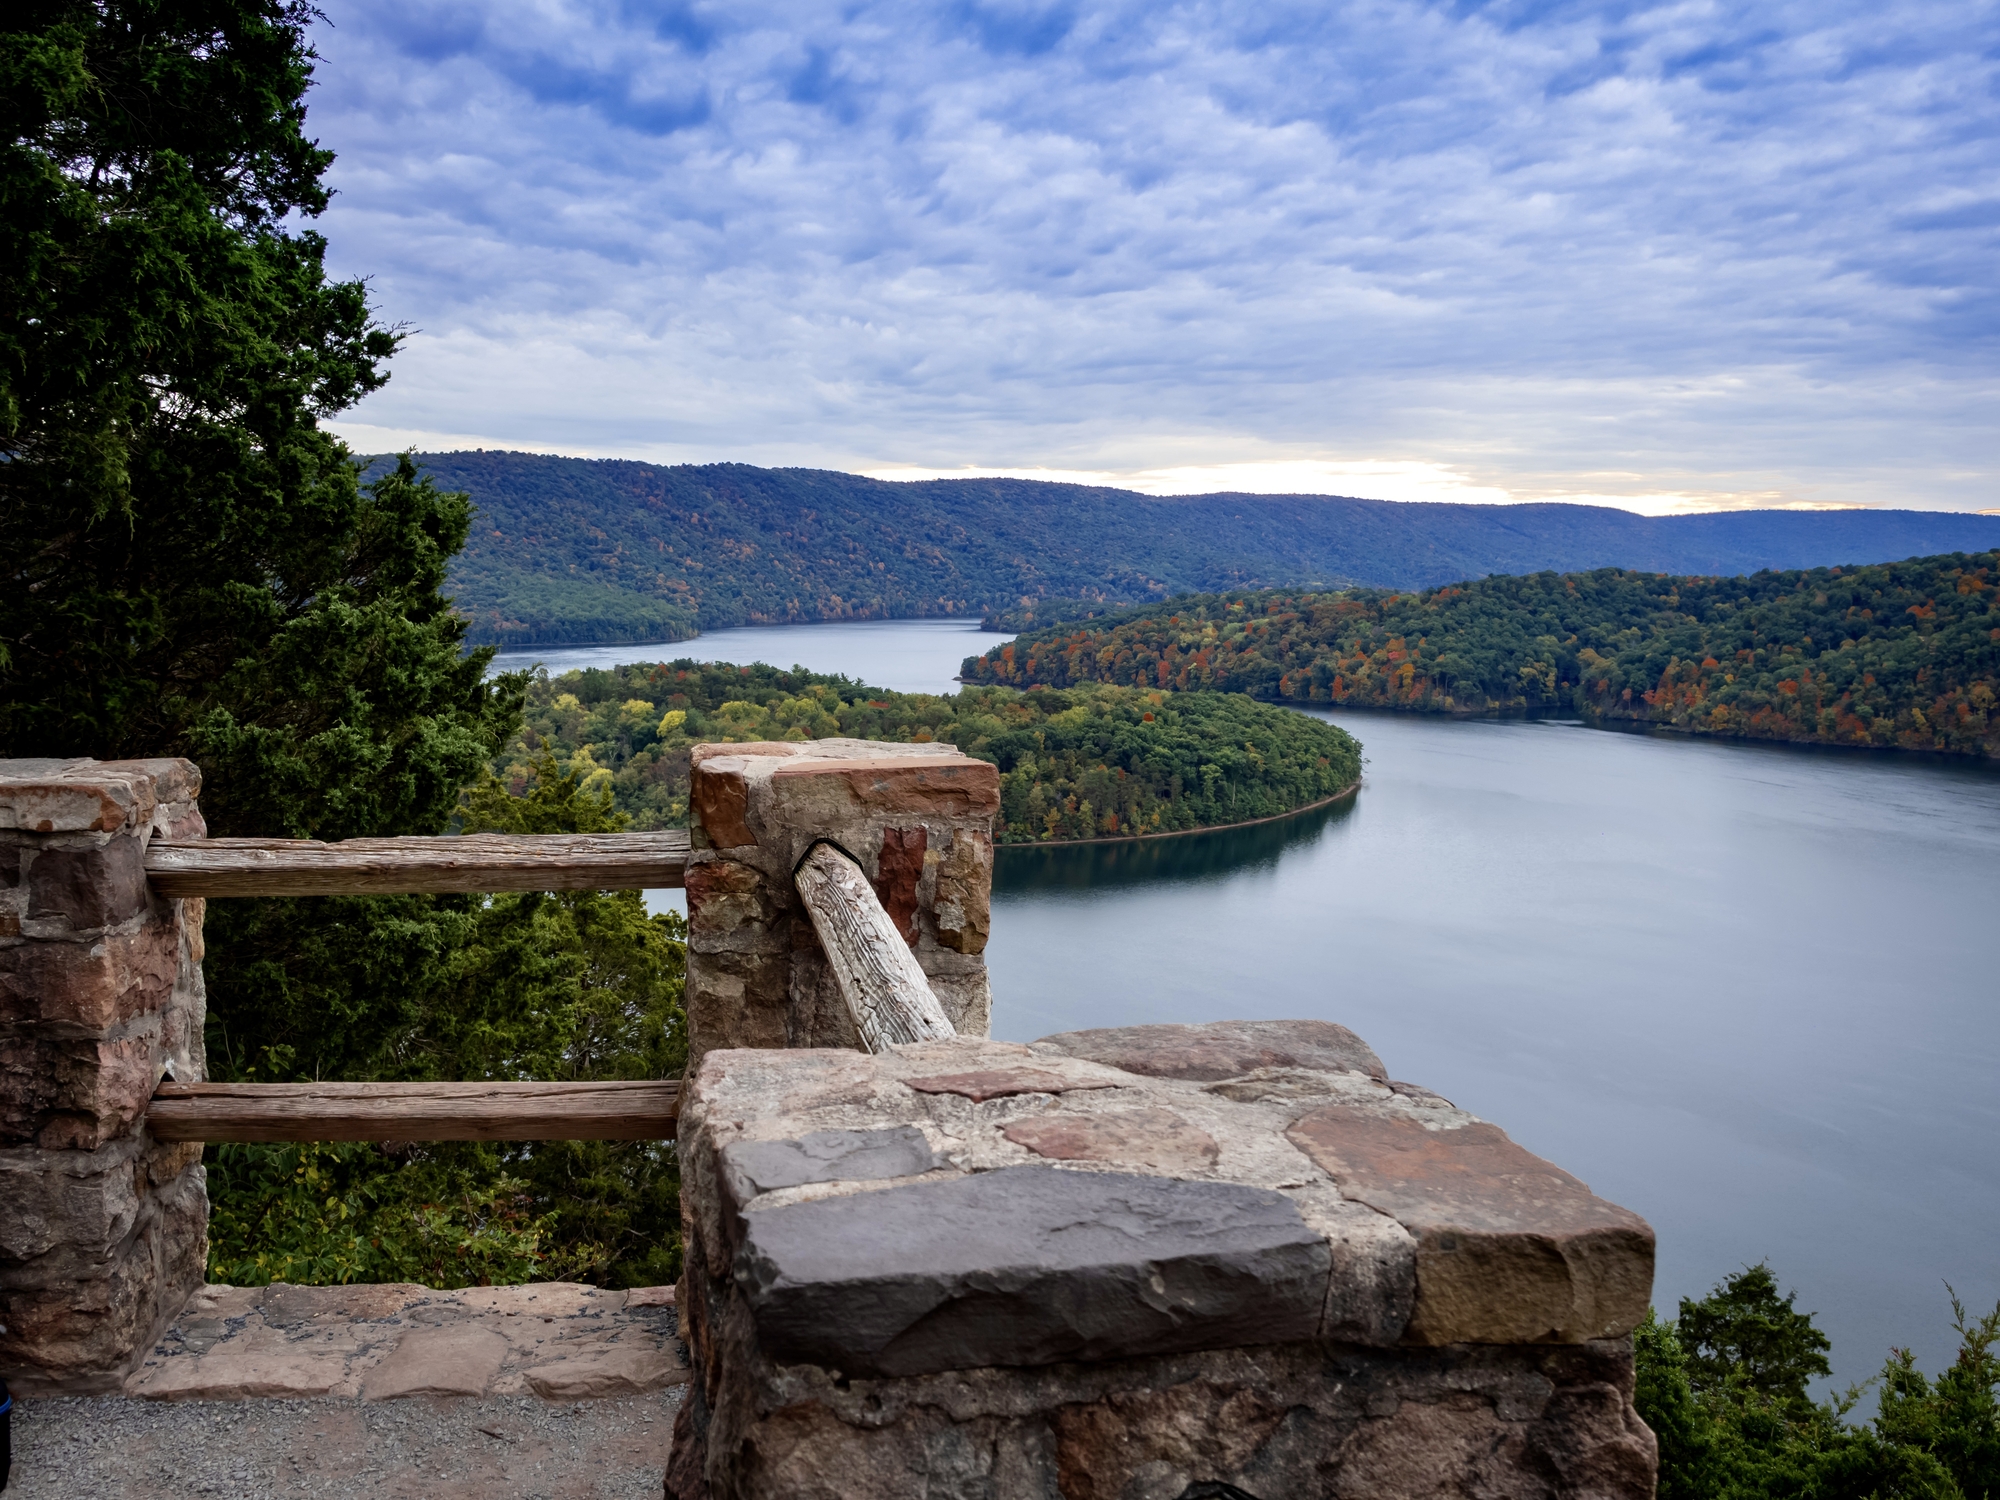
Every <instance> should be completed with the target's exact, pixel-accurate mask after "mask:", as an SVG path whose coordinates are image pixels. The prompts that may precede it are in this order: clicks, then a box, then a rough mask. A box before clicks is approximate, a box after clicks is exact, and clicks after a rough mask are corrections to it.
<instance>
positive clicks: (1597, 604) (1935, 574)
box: [963, 552, 2000, 757]
mask: <svg viewBox="0 0 2000 1500" xmlns="http://www.w3.org/2000/svg"><path fill="white" fill-rule="evenodd" d="M1996 589H2000V552H1983V553H1971V554H1968V553H1952V554H1948V555H1946V556H1942V557H1919V558H1912V559H1910V560H1909V561H1907V562H1898V563H1885V564H1880V565H1875V566H1870V567H1860V568H1816V569H1812V570H1810V571H1800V572H1786V573H1757V574H1754V575H1752V576H1750V577H1748V578H1685V577H1672V576H1668V575H1664V574H1658V573H1635V572H1631V571H1629V570H1624V569H1618V568H1601V569H1598V570H1595V571H1593V572H1588V573H1562V574H1558V573H1537V574H1534V575H1533V576H1531V577H1526V578H1487V579H1483V580H1479V581H1476V582H1469V583H1455V584H1451V585H1448V586H1446V587H1443V588H1435V589H1424V590H1420V591H1417V592H1414V593H1386V592H1381V591H1376V590H1365V589H1356V590H1350V591H1346V592H1340V593H1288V592H1259V593H1248V594H1209V595H1203V596H1199V597H1191V598H1184V599H1176V600H1174V601H1172V602H1171V603H1169V604H1165V605H1156V606H1152V607H1148V608H1142V609H1139V610H1135V611H1132V612H1129V613H1125V614H1120V615H1115V616H1109V617H1106V618H1104V619H1101V620H1096V621H1089V622H1085V623H1081V624H1076V625H1068V626H1057V627H1054V628H1052V629H1049V630H1044V631H1040V632H1036V633H1033V634H1029V635H1025V636H1022V637H1020V638H1019V639H1018V640H1015V641H1013V642H1010V643H1008V644H1006V645H1004V646H996V647H995V648H993V649H992V650H990V651H988V652H986V653H985V654H984V655H981V656H976V657H971V658H969V659H968V660H967V661H966V663H965V666H964V668H963V675H964V678H965V680H966V681H967V682H968V683H975V682H977V683H988V682H990V683H1001V684H1006V685H1009V686H1015V687H1026V686H1030V685H1032V684H1045V685H1047V686H1051V687H1070V686H1073V685H1076V684H1078V683H1085V682H1112V683H1125V684H1136V685H1140V686H1144V687H1152V688H1174V689H1186V688H1208V689H1224V690H1228V691H1233V692H1243V693H1251V694H1254V695H1256V696H1258V697H1261V698H1270V699H1278V700H1281V701H1284V702H1288V703H1319V704H1337V703H1345V704H1356V705H1362V706H1366V707H1371V708H1396V709H1407V710H1412V711H1415V712H1421V713H1459V714H1477V713H1493V712H1502V711H1510V710H1512V711H1520V710H1536V709H1553V710H1562V709H1572V710H1577V711H1580V712H1582V713H1584V714H1586V715H1588V716H1591V717H1594V718H1598V719H1602V720H1632V721H1638V722H1641V723H1650V724H1660V725H1668V726H1671V727H1673V728H1676V729H1684V730H1688V731H1691V732H1693V733H1697V734H1719V735H1734V736H1742V737H1747V738H1751V739H1772V740H1790V741H1798V742H1806V743H1817V744H1837V745H1876V746H1890V747H1898V748H1902V749H1909V750H1934V751H1945V752H1950V753H1954V754H1961V755H1974V756H1986V757H1992V756H1996V755H2000V713H1996V711H1995V703H1994V699H1995V694H1996V692H2000V609H1996V607H1995V604H1994V599H1995V593H1996Z"/></svg>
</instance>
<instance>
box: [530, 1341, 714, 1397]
mask: <svg viewBox="0 0 2000 1500" xmlns="http://www.w3.org/2000/svg"><path fill="white" fill-rule="evenodd" d="M687 1375H688V1372H687V1366H685V1365H683V1364H681V1363H680V1361H678V1360H676V1359H674V1358H673V1357H672V1356H671V1355H669V1354H667V1353H666V1351H664V1350H662V1349H649V1348H638V1347H633V1348H623V1349H620V1348H598V1349H592V1350H590V1351H588V1352H587V1353H579V1354H574V1355H571V1356H570V1357H569V1358H567V1359H559V1360H555V1361H552V1362H551V1363H549V1364H545V1365H536V1366H535V1367H534V1368H532V1369H530V1370H527V1371H525V1372H524V1374H523V1377H522V1378H523V1379H525V1380H526V1381H527V1384H528V1389H529V1390H531V1391H533V1392H534V1393H535V1394H536V1395H537V1396H540V1397H541V1398H542V1399H543V1400H545V1401H595V1400H597V1399H599V1398H600V1397H604V1396H637V1395H641V1394H643V1393H644V1392H646V1391H657V1390H660V1389H662V1388H663V1387H665V1386H670V1385H680V1384H682V1383H684V1382H685V1381H686V1380H687Z"/></svg>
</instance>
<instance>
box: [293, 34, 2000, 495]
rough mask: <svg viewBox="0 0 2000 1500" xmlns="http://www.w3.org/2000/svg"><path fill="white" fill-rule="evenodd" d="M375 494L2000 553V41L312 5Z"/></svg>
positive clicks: (316, 97) (354, 419) (351, 426)
mask: <svg viewBox="0 0 2000 1500" xmlns="http://www.w3.org/2000/svg"><path fill="white" fill-rule="evenodd" d="M323 3H324V4H325V6H326V10H327V12H328V23H327V24H326V25H325V26H323V27H322V28H321V29H320V30H319V32H318V35H317V46H318V48H319V51H320V54H321V58H322V62H321V65H320V69H319V74H318V77H319V85H318V88H317V89H316V90H315V92H314V94H313V95H312V100H311V102H312V114H311V119H310V126H311V129H312V131H313V133H314V134H316V135H317V136H318V137H319V138H320V139H321V140H322V141H323V142H324V143H325V144H327V145H328V146H331V147H332V148H333V149H334V150H336V151H337V152H338V153H339V161H338V163H337V164H336V166H335V168H334V171H333V181H334V184H335V186H336V187H337V189H338V192H339V196H338V198H337V199H336V200H335V207H334V208H333V210H332V211H331V212H330V213H329V214H328V215H327V216H326V218H325V219H324V220H323V221H322V224H321V227H322V228H323V230H324V231H325V232H326V233H327V234H328V235H329V237H330V238H331V240H332V245H333V260H334V263H335V266H336V268H337V269H338V270H339V271H341V272H342V273H344V274H349V275H365V276H368V277H370V278H371V279H372V286H373V291H374V297H375V300H376V302H377V304H378V305H379V308H380V311H381V314H382V316H383V317H384V318H385V319H387V320H389V321H392V322H397V323H403V324H407V325H408V326H409V327H410V328H411V329H412V330H413V336H412V338H411V339H410V341H409V343H408V345H407V347H406V349H405V352H404V353H403V354H402V355H401V356H400V357H399V358H398V360H397V361H396V364H395V377H394V379H393V380H392V382H391V383H390V385H389V387H388V388H387V389H386V390H385V391H383V392H382V393H380V394H379V395H376V396H374V397H372V398H370V400H368V401H367V402H366V403H365V404H364V405H362V406H361V407H359V408H357V409H356V410H355V411H353V412H351V413H349V414H348V418H349V420H346V421H344V422H342V423H340V424H338V425H339V426H340V427H341V429H342V430H343V431H344V432H345V433H346V434H347V435H348V436H349V438H350V440H351V441H353V442H354V443H355V444H356V445H357V446H358V447H362V448H365V449H369V450H380V449H382V448H385V447H388V446H392V445H393V446H400V445H403V444H406V443H416V444H418V445H420V446H424V447H439V446H452V447H468V446H483V447H508V448H524V449H539V450H547V451H554V452H563V453H577V454H589V455H619V456H627V457H638V458H647V459H653V460H657V461H661V462H676V463H677V462H709V461H715V460H723V459H728V460H739V461H743V462H750V463H762V464H807V465H814V466H821V467H829V468H841V469H849V470H856V471H863V472H869V473H879V474H884V475H891V476H893V475H897V474H903V475H920V474H933V473H960V472H975V471H977V472H1002V471H1004V472H1023V473H1045V474H1048V475H1049V476H1050V477H1065V476H1068V475H1072V474H1083V475H1089V476H1091V477H1094V478H1097V479H1100V480H1103V481H1106V482H1114V483H1125V484H1131V485H1134V486H1136V487H1139V488H1145V489H1149V490H1154V491H1168V490H1179V491H1190V490H1207V489H1217V488H1235V489H1258V490H1273V491H1309V492H1310V491H1316V492H1332V493H1343V494H1361V495H1375V496H1384V497H1388V498H1424V497H1430V498H1461V499H1479V500H1506V499H1510V498H1512V499H1547V498H1582V497H1609V498H1611V499H1613V500H1614V501H1616V502H1617V503H1621V504H1627V505H1632V506H1634V507H1636V508H1639V509H1645V510H1651V511H1656V512H1657V511H1665V510H1674V509H1689V508H1697V509H1707V508H1714V507H1718V506H1729V505H1774V504H1778V505H1805V504H1811V505H1829V504H1867V505H1907V506H1917V507H1926V508H1954V509H1987V508H1994V507H2000V480H1997V479H1996V476H2000V454H1996V446H2000V443H1997V442H1996V433H2000V421H1996V419H2000V338H1996V334H2000V295H1996V288H1995V278H1996V274H2000V129H1997V128H1996V127H1997V126H2000V0H1917V3H1911V0H1811V3H1791V0H1764V3H1760V4H1755V5H1752V4H1729V3H1700V0H1691V3H1666V4H1645V3H1639V0H1634V3H1615V0H1609V3H1598V4H1587V3H1563V0H1549V3H1535V0H1499V3H1494V4H1488V5H1480V4H1475V3H1460V4H1421V3H1405V0H1357V3H1347V4H1340V3H1318V4H1309V5H1291V4H1287V3H1285V0H1261V3H1248V0H1244V3H1212V4H1173V3H1161V0H1151V3H1145V4H1140V3H1124V4H1093V3H1089V0H1073V3H1062V0H1056V3H1048V0H1024V3H1013V0H993V3H980V0H960V3H939V4H933V5H912V4H897V3H888V4H871V3H868V0H850V3H845V4H839V5H830V4H829V5H822V4H812V3H796V4H782V3H769V0H732V3H730V4H727V5H721V4H716V5H705V4H694V5H684V6H683V5H672V4H649V3H644V0H629V3H618V0H605V3H601V4H582V3H576V0H537V3H527V0H323Z"/></svg>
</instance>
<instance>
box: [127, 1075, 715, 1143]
mask: <svg viewBox="0 0 2000 1500" xmlns="http://www.w3.org/2000/svg"><path fill="white" fill-rule="evenodd" d="M680 1107H681V1086H680V1084H679V1083H675V1082H665V1081H662V1082H646V1083H163V1084H161V1085H160V1087H159V1089H158V1091H157V1092H155V1093H154V1095H153V1099H152V1102H151V1104H150V1105H149V1106H148V1108H147V1110H146V1123H147V1126H148V1127H149V1128H150V1129H151V1131H152V1133H153V1137H154V1139H156V1140H162V1141H654V1140H669V1139H671V1138H672V1137H673V1136H674V1134H675V1133H676V1130H677V1128H678V1119H679V1115H680Z"/></svg>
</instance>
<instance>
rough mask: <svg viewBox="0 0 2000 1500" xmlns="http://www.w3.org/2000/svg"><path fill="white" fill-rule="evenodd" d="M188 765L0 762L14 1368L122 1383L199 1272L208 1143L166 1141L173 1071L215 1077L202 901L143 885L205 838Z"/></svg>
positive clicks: (3, 1175)
mask: <svg viewBox="0 0 2000 1500" xmlns="http://www.w3.org/2000/svg"><path fill="white" fill-rule="evenodd" d="M200 790H201V772H200V771H199V770H197V769H196V768H195V767H194V766H193V765H192V764H191V763H189V762H187V761H184V760H134V761H93V760H9V761H0V1325H4V1332H0V1375H4V1376H5V1377H6V1379H7V1380H8V1382H9V1383H10V1384H11V1385H13V1386H14V1388H15V1389H17V1390H22V1391H29V1392H35V1391H41V1392H51V1391H61V1392H91V1391H104V1390H113V1389H116V1388H117V1387H118V1386H119V1385H120V1384H121V1383H122V1382H123V1380H124V1378H125V1376H126V1375H127V1373H129V1371H130V1370H131V1369H132V1368H133V1367H134V1366H135V1365H136V1364H137V1363H138V1361H139V1359H140V1358H141V1357H142V1356H143V1355H144V1353H145V1351H146V1350H147V1349H148V1348H149V1347H151V1345H152V1343H153V1340H154V1338H155V1337H156V1336H157V1335H158V1333H159V1332H160V1330H161V1329H162V1328H164V1327H165V1325H166V1324H167V1323H168V1322H169V1321H170V1320H171V1319H172V1317H173V1316H174V1314H175V1313H177V1312H178V1311H179V1310H180V1307H181V1304H182V1303H183V1302H185V1301H186V1300H187V1297H188V1294H189V1293H190V1292H191V1291H193V1290H194V1289H195V1288H196V1287H199V1286H200V1285H201V1284H202V1281H203V1272H204V1270H205V1267H206V1262H207V1257H208V1190H207V1184H206V1179H205V1177H204V1175H203V1172H202V1168H201V1147H200V1146H199V1145H196V1144H191V1143H173V1144H167V1143H160V1142H155V1141H153V1140H152V1139H150V1137H149V1136H148V1135H147V1133H146V1128H145V1112H146V1101H147V1100H148V1099H149V1098H150V1097H151V1095H152V1092H153V1087H154V1085H155V1084H156V1083H157V1082H158V1081H159V1079H160V1076H161V1074H162V1072H163V1071H164V1070H165V1069H166V1067H167V1066H168V1064H169V1063H171V1065H172V1068H173V1073H174V1076H175V1077H176V1078H177V1079H179V1080H181V1081H182V1082H192V1081H196V1080H199V1079H200V1078H201V1077H202V1076H203V1063H204V1057H203V1052H202V1023H203V1020H204V1016H205V1009H206V1006H205V999H204V996H203V992H202V982H201V957H202V951H201V922H202V907H203V903H202V902H201V901H200V900H198V899H196V900H173V901H170V900H165V899H163V898H161V897H159V896H157V895H155V894H154V893H153V890H152V888H151V886H150V885H149V884H148V882H147V880H146V871H145V853H146V844H147V842H148V840H150V839H152V838H155V837H161V838H199V837H201V836H202V834H203V833H204V831H205V830H204V827H203V824H202V819H201V812H200V810H199V808H198V807H197V806H196V804H195V798H196V796H197V794H198V793H199V792H200Z"/></svg>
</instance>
